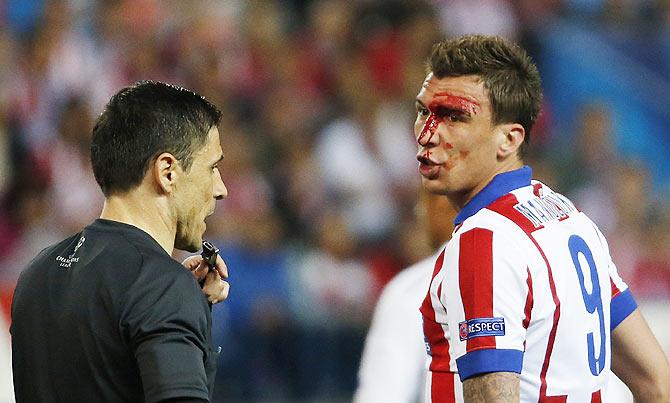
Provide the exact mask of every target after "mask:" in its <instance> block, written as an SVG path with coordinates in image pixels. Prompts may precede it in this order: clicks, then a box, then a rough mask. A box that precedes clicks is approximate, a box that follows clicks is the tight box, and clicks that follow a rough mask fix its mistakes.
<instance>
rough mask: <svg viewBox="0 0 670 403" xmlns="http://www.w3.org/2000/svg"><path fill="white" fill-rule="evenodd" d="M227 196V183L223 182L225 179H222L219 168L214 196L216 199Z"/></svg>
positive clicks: (215, 180) (215, 179)
mask: <svg viewBox="0 0 670 403" xmlns="http://www.w3.org/2000/svg"><path fill="white" fill-rule="evenodd" d="M227 196H228V188H227V187H226V184H225V183H223V179H221V172H219V170H218V169H217V170H216V177H215V178H214V198H215V199H216V200H221V199H223V198H224V197H227Z"/></svg>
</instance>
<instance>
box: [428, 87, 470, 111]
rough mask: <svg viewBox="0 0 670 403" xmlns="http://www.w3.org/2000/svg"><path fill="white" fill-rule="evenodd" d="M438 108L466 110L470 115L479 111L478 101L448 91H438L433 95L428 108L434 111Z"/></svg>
mask: <svg viewBox="0 0 670 403" xmlns="http://www.w3.org/2000/svg"><path fill="white" fill-rule="evenodd" d="M439 108H447V109H451V110H455V111H460V112H466V113H468V114H470V115H476V114H477V113H479V112H480V111H481V109H482V108H481V105H480V104H479V102H477V101H474V100H472V99H468V98H465V97H462V96H458V95H453V94H450V93H448V92H438V93H436V94H435V95H434V96H433V99H432V101H431V102H430V105H428V109H429V110H430V111H431V112H432V113H435V111H436V110H437V109H439Z"/></svg>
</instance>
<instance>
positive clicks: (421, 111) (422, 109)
mask: <svg viewBox="0 0 670 403" xmlns="http://www.w3.org/2000/svg"><path fill="white" fill-rule="evenodd" d="M416 113H417V114H418V115H419V116H422V117H426V116H428V115H430V111H429V110H428V108H426V107H425V106H423V105H421V104H420V103H418V102H417V103H416Z"/></svg>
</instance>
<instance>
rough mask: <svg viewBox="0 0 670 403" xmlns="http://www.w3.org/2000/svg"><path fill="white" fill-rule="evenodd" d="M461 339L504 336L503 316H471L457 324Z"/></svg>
mask: <svg viewBox="0 0 670 403" xmlns="http://www.w3.org/2000/svg"><path fill="white" fill-rule="evenodd" d="M458 335H459V336H460V338H461V341H464V340H470V339H474V338H475V337H483V336H504V335H505V318H473V319H470V320H467V321H463V322H461V323H459V324H458Z"/></svg>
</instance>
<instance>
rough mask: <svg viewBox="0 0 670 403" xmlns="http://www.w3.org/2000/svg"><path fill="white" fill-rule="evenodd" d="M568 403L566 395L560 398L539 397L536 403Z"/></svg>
mask: <svg viewBox="0 0 670 403" xmlns="http://www.w3.org/2000/svg"><path fill="white" fill-rule="evenodd" d="M567 401H568V396H567V395H562V396H540V400H538V401H537V402H538V403H566V402H567Z"/></svg>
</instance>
